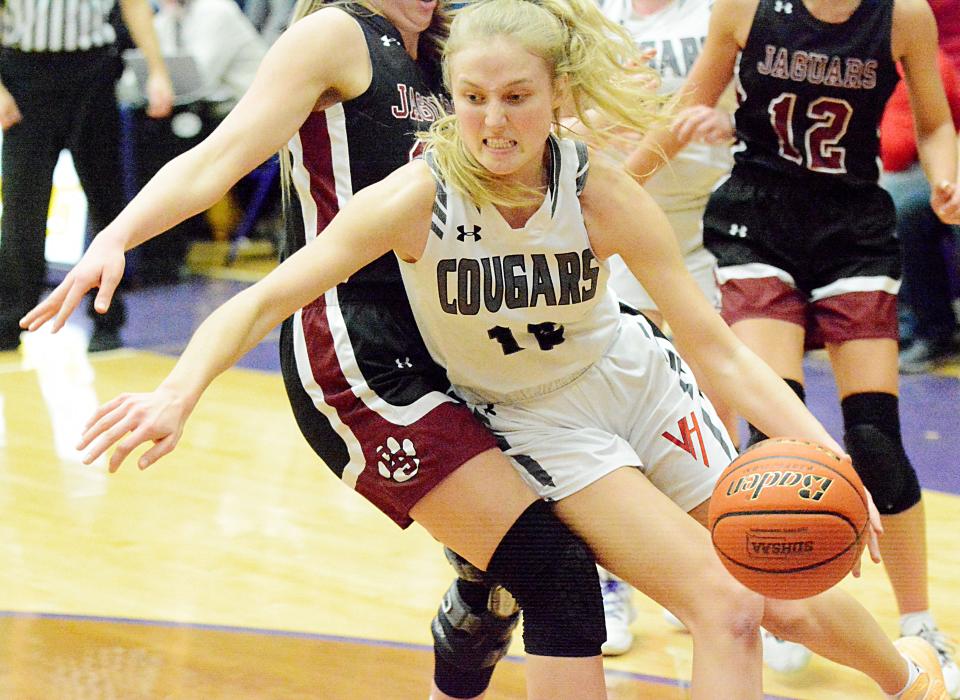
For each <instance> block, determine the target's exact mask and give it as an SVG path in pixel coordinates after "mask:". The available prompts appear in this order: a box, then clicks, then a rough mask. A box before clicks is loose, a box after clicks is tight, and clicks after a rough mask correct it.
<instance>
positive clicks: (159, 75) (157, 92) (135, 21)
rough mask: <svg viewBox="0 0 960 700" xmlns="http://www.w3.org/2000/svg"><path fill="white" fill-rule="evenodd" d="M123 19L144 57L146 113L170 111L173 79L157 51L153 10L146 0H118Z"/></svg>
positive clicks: (167, 113) (156, 116) (166, 113)
mask: <svg viewBox="0 0 960 700" xmlns="http://www.w3.org/2000/svg"><path fill="white" fill-rule="evenodd" d="M120 14H121V15H122V16H123V23H124V24H126V25H127V29H129V30H130V37H131V38H132V39H133V43H134V44H136V45H137V48H138V49H140V50H141V51H142V52H143V56H144V58H146V59H147V67H148V71H149V75H148V77H147V102H148V105H147V116H149V117H153V118H154V119H159V118H161V117H169V116H170V113H171V112H172V111H173V83H171V82H170V74H169V73H168V72H167V66H166V64H165V63H164V62H163V56H162V55H161V54H160V42H159V41H157V34H156V32H155V31H154V30H153V10H151V9H150V5H149V4H148V2H147V0H120Z"/></svg>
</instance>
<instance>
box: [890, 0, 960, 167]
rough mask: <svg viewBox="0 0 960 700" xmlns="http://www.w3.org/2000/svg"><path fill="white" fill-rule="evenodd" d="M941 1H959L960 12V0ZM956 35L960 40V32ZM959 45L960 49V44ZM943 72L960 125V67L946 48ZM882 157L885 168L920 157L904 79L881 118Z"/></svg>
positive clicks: (958, 18)
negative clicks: (952, 60)
mask: <svg viewBox="0 0 960 700" xmlns="http://www.w3.org/2000/svg"><path fill="white" fill-rule="evenodd" d="M930 4H931V5H934V4H936V0H931V3H930ZM939 4H941V5H956V6H957V8H958V12H960V0H940V2H939ZM954 21H955V22H956V23H958V24H960V14H957V15H955V18H954ZM958 29H960V28H958ZM955 38H956V40H957V42H958V43H960V33H958V34H957V36H956V37H955ZM957 49H958V50H960V46H958V47H957ZM958 59H960V55H958ZM897 69H898V70H899V71H900V75H901V76H902V75H903V68H902V67H900V66H898V67H897ZM940 75H941V77H942V79H943V87H944V89H945V90H946V92H947V101H948V102H949V103H950V111H951V112H952V113H953V124H954V126H956V127H957V129H960V68H956V67H954V65H953V64H951V62H950V59H949V58H948V57H947V55H946V52H945V51H944V50H943V49H941V50H940ZM880 158H881V159H882V160H883V169H884V170H886V171H887V172H898V171H900V170H906V169H907V168H909V167H910V166H911V165H913V164H914V163H915V162H916V160H917V141H916V132H915V131H914V128H913V113H912V112H911V111H910V99H909V96H908V94H907V86H906V83H905V82H904V81H903V80H900V82H899V83H897V87H896V88H895V89H894V91H893V94H892V95H891V96H890V101H889V102H887V108H886V110H885V111H884V113H883V119H882V120H881V121H880Z"/></svg>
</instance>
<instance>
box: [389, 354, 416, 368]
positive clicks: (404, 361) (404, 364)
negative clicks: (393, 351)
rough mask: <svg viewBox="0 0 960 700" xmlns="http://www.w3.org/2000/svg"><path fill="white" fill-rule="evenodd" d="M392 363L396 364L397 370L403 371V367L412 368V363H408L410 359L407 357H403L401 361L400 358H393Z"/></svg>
mask: <svg viewBox="0 0 960 700" xmlns="http://www.w3.org/2000/svg"><path fill="white" fill-rule="evenodd" d="M393 361H394V362H396V363H397V368H398V369H403V368H405V367H413V363H412V362H410V358H409V357H404V358H403V359H401V358H399V357H395V358H393Z"/></svg>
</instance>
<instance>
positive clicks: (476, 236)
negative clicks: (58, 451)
mask: <svg viewBox="0 0 960 700" xmlns="http://www.w3.org/2000/svg"><path fill="white" fill-rule="evenodd" d="M457 230H458V231H459V232H460V233H459V235H458V236H457V240H458V241H460V242H461V243H463V239H464V238H466V237H467V236H470V238H471V240H472V241H473V242H474V243H476V242H477V241H479V240H480V227H479V226H474V227H473V230H472V231H467V229H466V227H465V226H463V225H462V224H461V225H460V226H457Z"/></svg>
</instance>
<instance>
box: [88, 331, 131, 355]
mask: <svg viewBox="0 0 960 700" xmlns="http://www.w3.org/2000/svg"><path fill="white" fill-rule="evenodd" d="M122 347H123V340H121V339H120V331H118V330H116V329H114V328H100V327H96V328H94V329H93V334H92V335H91V336H90V342H89V343H88V344H87V352H106V351H107V350H116V349H117V348H122Z"/></svg>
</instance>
